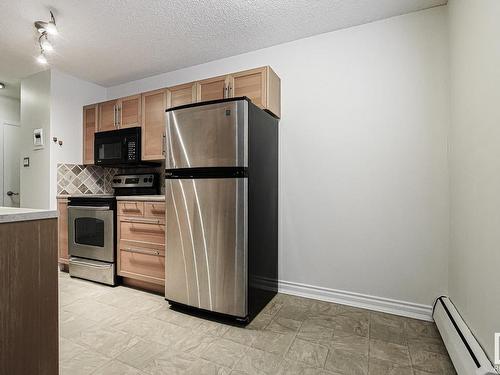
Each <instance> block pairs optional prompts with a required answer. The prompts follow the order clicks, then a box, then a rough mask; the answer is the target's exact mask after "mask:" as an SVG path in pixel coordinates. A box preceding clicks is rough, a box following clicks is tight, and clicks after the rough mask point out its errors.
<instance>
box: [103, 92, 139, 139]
mask: <svg viewBox="0 0 500 375" xmlns="http://www.w3.org/2000/svg"><path fill="white" fill-rule="evenodd" d="M141 107H142V103H141V95H140V94H139V95H132V96H127V97H125V98H121V99H115V100H110V101H107V102H104V103H100V104H99V122H98V124H99V125H98V127H97V131H100V132H104V131H108V130H116V129H121V128H131V127H134V126H141V120H142V118H141Z"/></svg>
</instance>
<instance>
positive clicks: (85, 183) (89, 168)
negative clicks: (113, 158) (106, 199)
mask: <svg viewBox="0 0 500 375" xmlns="http://www.w3.org/2000/svg"><path fill="white" fill-rule="evenodd" d="M117 172H118V170H117V169H114V168H102V167H96V166H94V165H78V164H58V165H57V194H58V195H63V194H69V195H77V194H113V188H112V187H111V181H112V179H113V176H114V175H115V174H116V173H117Z"/></svg>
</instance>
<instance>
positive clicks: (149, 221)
mask: <svg viewBox="0 0 500 375" xmlns="http://www.w3.org/2000/svg"><path fill="white" fill-rule="evenodd" d="M122 221H127V222H129V223H139V224H160V220H159V219H131V218H127V219H122Z"/></svg>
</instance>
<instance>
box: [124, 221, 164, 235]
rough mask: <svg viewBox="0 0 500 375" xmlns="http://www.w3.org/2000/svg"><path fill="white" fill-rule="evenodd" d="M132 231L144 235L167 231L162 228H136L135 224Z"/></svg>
mask: <svg viewBox="0 0 500 375" xmlns="http://www.w3.org/2000/svg"><path fill="white" fill-rule="evenodd" d="M130 230H131V231H135V232H142V233H165V230H164V229H161V228H136V227H134V223H132V227H131V228H130Z"/></svg>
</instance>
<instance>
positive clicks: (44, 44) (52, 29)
mask: <svg viewBox="0 0 500 375" xmlns="http://www.w3.org/2000/svg"><path fill="white" fill-rule="evenodd" d="M35 28H36V29H37V31H38V33H39V34H40V36H39V37H38V45H39V47H40V55H39V56H38V57H37V58H36V60H37V61H38V63H40V64H42V65H45V64H47V58H46V57H45V53H46V52H52V51H53V50H54V47H53V46H52V44H51V43H50V42H49V38H48V36H49V35H57V33H58V32H57V27H56V19H55V18H54V14H53V13H52V11H50V21H49V22H45V21H36V22H35Z"/></svg>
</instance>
